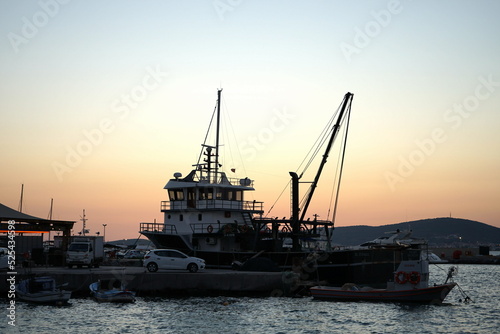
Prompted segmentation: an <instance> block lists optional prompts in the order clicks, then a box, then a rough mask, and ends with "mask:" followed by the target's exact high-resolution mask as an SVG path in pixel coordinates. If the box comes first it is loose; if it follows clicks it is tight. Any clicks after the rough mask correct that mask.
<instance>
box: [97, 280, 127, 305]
mask: <svg viewBox="0 0 500 334" xmlns="http://www.w3.org/2000/svg"><path fill="white" fill-rule="evenodd" d="M89 289H90V293H91V294H92V297H94V299H95V300H96V301H98V302H114V303H133V302H135V292H134V291H130V290H127V289H126V288H125V286H124V285H123V283H122V282H121V281H120V280H117V279H108V280H99V281H97V282H94V283H92V284H90V285H89Z"/></svg>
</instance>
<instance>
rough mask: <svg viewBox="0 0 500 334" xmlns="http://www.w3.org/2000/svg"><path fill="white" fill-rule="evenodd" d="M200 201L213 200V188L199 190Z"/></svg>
mask: <svg viewBox="0 0 500 334" xmlns="http://www.w3.org/2000/svg"><path fill="white" fill-rule="evenodd" d="M199 197H200V199H202V200H203V199H213V198H214V189H213V188H201V189H200V196H199Z"/></svg>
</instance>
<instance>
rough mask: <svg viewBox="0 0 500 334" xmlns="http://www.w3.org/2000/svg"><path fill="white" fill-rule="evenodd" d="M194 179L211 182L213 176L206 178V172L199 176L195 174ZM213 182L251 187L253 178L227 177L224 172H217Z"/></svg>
mask: <svg viewBox="0 0 500 334" xmlns="http://www.w3.org/2000/svg"><path fill="white" fill-rule="evenodd" d="M195 180H197V181H198V182H200V183H213V182H214V179H213V177H210V179H209V178H208V176H207V175H206V174H204V175H202V176H199V175H196V176H195ZM215 181H216V182H215V184H226V185H231V186H240V187H249V188H253V180H251V179H249V178H244V179H241V178H237V177H227V174H226V173H225V172H217V179H216V180H215Z"/></svg>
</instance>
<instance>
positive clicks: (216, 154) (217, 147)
mask: <svg viewBox="0 0 500 334" xmlns="http://www.w3.org/2000/svg"><path fill="white" fill-rule="evenodd" d="M221 93H222V88H221V89H218V90H217V126H216V134H215V180H214V183H217V175H218V171H219V128H220V97H221Z"/></svg>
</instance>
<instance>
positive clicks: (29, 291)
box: [16, 276, 71, 305]
mask: <svg viewBox="0 0 500 334" xmlns="http://www.w3.org/2000/svg"><path fill="white" fill-rule="evenodd" d="M66 285H67V283H66V284H63V285H60V286H58V285H56V280H55V279H54V278H53V277H50V276H42V277H32V278H27V279H24V280H21V281H20V282H19V283H18V284H17V285H16V295H17V297H18V298H19V299H20V300H23V301H26V302H30V303H36V304H52V305H65V304H67V303H68V300H69V299H70V298H71V291H67V290H63V289H61V288H62V287H64V286H66Z"/></svg>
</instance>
